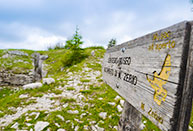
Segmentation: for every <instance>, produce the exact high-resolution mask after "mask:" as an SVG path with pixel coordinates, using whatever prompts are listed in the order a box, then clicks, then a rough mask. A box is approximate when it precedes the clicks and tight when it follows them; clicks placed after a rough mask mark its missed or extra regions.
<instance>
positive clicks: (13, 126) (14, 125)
mask: <svg viewBox="0 0 193 131" xmlns="http://www.w3.org/2000/svg"><path fill="white" fill-rule="evenodd" d="M18 126H19V124H18V123H17V122H16V123H15V124H13V125H12V126H11V128H14V129H17V128H18Z"/></svg>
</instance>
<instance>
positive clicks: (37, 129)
mask: <svg viewBox="0 0 193 131" xmlns="http://www.w3.org/2000/svg"><path fill="white" fill-rule="evenodd" d="M48 125H49V123H48V122H44V121H38V122H37V123H36V125H35V128H34V129H35V131H42V130H43V129H44V128H46V127H47V126H48Z"/></svg>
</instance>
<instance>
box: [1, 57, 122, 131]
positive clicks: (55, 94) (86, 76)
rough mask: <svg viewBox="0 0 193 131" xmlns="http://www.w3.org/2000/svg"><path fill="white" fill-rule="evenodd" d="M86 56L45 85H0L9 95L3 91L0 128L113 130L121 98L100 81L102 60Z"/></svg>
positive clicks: (118, 114)
mask: <svg viewBox="0 0 193 131" xmlns="http://www.w3.org/2000/svg"><path fill="white" fill-rule="evenodd" d="M88 59H89V61H88ZM88 59H87V60H86V61H84V62H83V63H82V64H81V68H79V66H80V65H74V66H73V67H72V68H74V69H72V68H71V69H67V70H65V72H66V73H65V75H58V76H57V77H55V82H53V83H49V85H48V84H43V86H42V87H39V88H34V89H25V90H24V89H23V87H17V88H14V90H13V87H1V90H8V91H9V92H10V94H4V97H2V99H1V101H0V102H2V103H3V102H4V103H5V105H4V104H3V108H0V113H1V118H0V129H1V130H30V131H33V130H35V131H40V130H58V131H64V130H75V131H78V130H94V131H99V130H101V131H102V130H117V124H118V120H119V116H120V113H121V111H122V107H123V103H124V100H123V99H122V98H121V97H120V96H119V95H118V94H116V93H115V92H114V91H113V90H112V89H111V88H109V87H108V86H107V85H106V84H104V83H103V81H102V78H101V77H102V74H101V70H100V68H101V62H102V59H101V58H100V57H95V56H90V58H88ZM9 97H10V99H12V100H13V103H12V101H9ZM6 98H7V99H6ZM6 109H7V110H6Z"/></svg>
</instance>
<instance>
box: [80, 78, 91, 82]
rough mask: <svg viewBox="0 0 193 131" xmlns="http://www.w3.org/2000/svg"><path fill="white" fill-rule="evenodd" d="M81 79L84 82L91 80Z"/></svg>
mask: <svg viewBox="0 0 193 131" xmlns="http://www.w3.org/2000/svg"><path fill="white" fill-rule="evenodd" d="M80 81H81V82H83V83H84V82H90V80H88V79H80Z"/></svg>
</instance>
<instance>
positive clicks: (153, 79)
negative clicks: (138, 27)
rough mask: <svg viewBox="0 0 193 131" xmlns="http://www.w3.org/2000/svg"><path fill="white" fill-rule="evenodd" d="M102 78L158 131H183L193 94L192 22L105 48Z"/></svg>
mask: <svg viewBox="0 0 193 131" xmlns="http://www.w3.org/2000/svg"><path fill="white" fill-rule="evenodd" d="M102 72H103V80H104V81H105V82H106V83H107V84H108V85H110V86H111V87H112V88H113V89H114V90H115V91H116V92H118V93H119V94H120V95H121V96H122V97H123V98H125V100H126V101H127V102H128V103H129V104H131V106H133V108H135V109H136V110H137V111H139V112H140V113H141V114H143V115H144V116H146V117H147V118H148V119H149V120H151V121H152V122H153V123H154V124H155V125H157V126H158V127H159V128H160V129H161V130H172V131H176V130H177V131H186V130H187V129H188V124H189V120H190V116H191V109H192V95H193V22H188V21H184V22H181V23H178V24H175V25H173V26H170V27H168V28H165V29H161V30H159V31H156V32H153V33H150V34H147V35H145V36H142V37H139V38H137V39H134V40H131V41H128V42H125V43H123V44H121V45H117V46H115V47H112V48H109V49H108V50H107V51H106V53H105V56H104V60H103V66H102Z"/></svg>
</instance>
